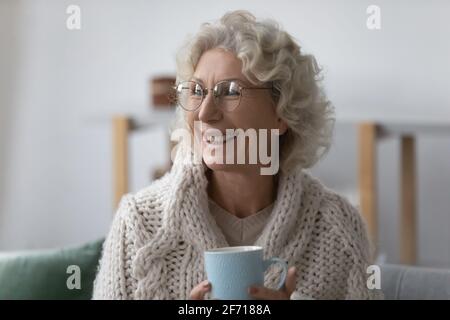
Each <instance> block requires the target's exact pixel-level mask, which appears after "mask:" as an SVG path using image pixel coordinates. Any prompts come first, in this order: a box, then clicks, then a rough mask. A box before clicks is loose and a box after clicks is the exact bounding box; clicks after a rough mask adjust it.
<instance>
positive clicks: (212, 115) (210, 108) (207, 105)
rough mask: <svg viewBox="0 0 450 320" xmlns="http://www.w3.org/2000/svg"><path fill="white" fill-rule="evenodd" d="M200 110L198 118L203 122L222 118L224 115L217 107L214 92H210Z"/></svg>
mask: <svg viewBox="0 0 450 320" xmlns="http://www.w3.org/2000/svg"><path fill="white" fill-rule="evenodd" d="M199 109H200V110H199V112H198V119H199V120H200V121H203V122H209V121H215V120H220V118H221V117H222V114H221V111H220V110H219V108H217V106H216V104H215V101H214V95H213V93H212V92H208V94H207V95H206V96H205V98H204V99H203V101H202V104H201V105H200V108H199Z"/></svg>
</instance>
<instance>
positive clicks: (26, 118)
mask: <svg viewBox="0 0 450 320" xmlns="http://www.w3.org/2000/svg"><path fill="white" fill-rule="evenodd" d="M70 4H77V5H79V6H80V7H81V10H82V12H81V13H82V30H79V31H69V30H67V29H66V27H65V20H66V18H67V15H66V13H65V10H66V7H67V6H68V5H70ZM370 4H377V5H379V6H380V7H381V14H382V29H381V30H378V31H370V30H368V29H367V28H366V17H367V15H366V8H367V6H368V5H370ZM0 9H1V11H0V35H1V39H0V45H1V46H2V47H1V50H0V54H1V55H0V58H1V59H0V67H1V68H2V69H1V71H2V72H0V83H1V86H0V93H1V95H0V106H1V114H0V115H1V118H0V121H1V123H0V124H1V128H0V130H1V131H0V134H1V136H0V143H1V144H0V148H1V149H0V151H1V154H0V156H1V157H0V161H1V165H0V176H1V184H0V191H1V194H0V201H1V202H0V249H2V250H4V249H6V250H12V249H22V248H37V247H56V246H62V245H71V244H77V243H82V242H84V241H88V240H91V239H95V238H97V237H100V236H102V235H104V234H105V233H106V232H107V230H108V228H109V223H110V219H111V215H112V211H113V208H112V205H111V203H112V188H111V183H112V177H111V171H112V169H111V146H110V142H111V132H110V126H109V122H108V117H109V116H110V115H111V114H113V113H115V112H132V113H133V112H136V113H141V114H142V113H144V112H146V111H147V110H148V88H147V83H148V79H149V77H150V76H152V75H157V74H161V73H172V72H173V71H174V68H175V64H174V55H175V51H176V49H177V48H178V47H179V46H180V45H181V43H182V41H183V39H184V38H185V37H186V35H187V34H188V33H193V32H195V30H197V28H198V26H199V24H200V23H201V22H204V21H207V20H212V19H216V18H218V17H220V16H221V15H222V14H223V13H224V12H225V11H228V10H232V9H249V10H251V11H252V12H254V13H255V14H256V15H257V16H263V17H272V18H275V19H276V20H278V21H279V22H280V23H281V24H282V25H283V26H284V27H285V28H286V29H287V30H288V31H289V32H290V33H292V34H293V35H294V36H295V37H296V38H297V39H298V40H299V42H300V44H301V45H303V47H304V48H305V50H306V51H307V52H310V53H313V54H314V55H315V56H316V58H317V59H318V61H319V63H320V64H321V65H322V66H323V67H324V76H325V85H326V89H327V92H328V94H329V97H330V98H331V100H332V101H333V103H334V105H335V106H336V110H337V114H338V118H339V119H344V118H349V117H352V118H381V117H382V118H386V117H394V118H416V119H417V118H418V119H430V118H438V119H450V96H449V94H448V87H449V81H448V75H449V74H450V63H449V58H448V57H449V56H450V40H449V39H450V37H449V34H450V27H449V24H448V22H447V19H448V17H449V16H450V3H449V2H446V1H376V2H374V1H348V0H347V1H339V2H338V1H286V0H279V1H256V0H252V1H246V2H242V1H234V0H231V1H221V2H218V1H216V2H211V1H204V0H202V1H195V2H193V1H174V0H170V1H136V0H135V1H132V2H131V1H119V0H114V1H111V0H110V1H99V0H96V1H85V0H83V1H77V0H72V1H44V0H38V1H36V0H34V1H31V0H29V1H8V0H6V1H5V0H0ZM163 138H164V132H162V131H161V130H160V131H156V132H151V133H148V134H147V135H145V134H144V135H140V136H137V137H134V138H133V142H132V149H133V156H134V158H133V160H132V164H133V185H132V187H133V189H134V190H136V189H139V188H141V187H143V186H144V185H145V184H146V183H147V177H148V176H149V172H150V171H151V169H152V168H154V167H156V166H157V165H159V164H162V163H163V162H164V160H165V158H164V157H165V152H164V151H166V149H165V144H164V140H163ZM449 145H450V137H442V138H441V137H420V138H419V141H418V147H419V156H418V161H419V199H418V208H419V213H418V214H419V240H420V242H419V250H420V252H419V263H420V264H423V265H433V266H450V249H449V244H450V213H449V211H450V210H449V205H450V200H449V199H448V186H449V185H450V173H449V172H450V170H449V167H450V163H449V162H448V160H444V159H449V157H450V148H449V147H448V146H449ZM355 148H356V131H355V128H353V127H352V126H348V125H338V127H337V131H336V138H335V145H334V147H333V149H332V150H331V152H330V154H329V156H328V157H327V158H326V159H325V160H324V161H322V162H321V163H320V164H319V165H318V167H317V168H315V169H314V170H313V171H314V173H315V174H316V175H317V176H319V177H320V178H321V179H322V180H323V181H324V182H325V183H326V184H328V185H329V186H331V187H334V188H339V189H340V190H350V192H353V191H352V190H354V189H355V188H356V149H355ZM398 148H399V145H398V141H396V140H395V139H392V140H386V141H384V142H382V143H381V144H380V146H379V160H380V164H381V166H380V168H379V169H380V170H379V171H380V178H379V185H380V204H379V205H380V211H381V216H380V229H381V235H380V250H381V251H382V252H383V253H385V254H386V255H387V259H388V261H391V262H397V261H398V248H397V244H396V242H397V239H398V233H397V230H398V227H399V226H398V221H397V215H396V213H397V211H398V207H397V198H398V192H397V184H398V179H397V176H398V161H399V160H398Z"/></svg>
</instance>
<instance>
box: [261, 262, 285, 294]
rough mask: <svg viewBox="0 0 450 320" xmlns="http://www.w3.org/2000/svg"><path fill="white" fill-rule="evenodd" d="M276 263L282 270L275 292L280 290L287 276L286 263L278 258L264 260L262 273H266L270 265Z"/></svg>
mask: <svg viewBox="0 0 450 320" xmlns="http://www.w3.org/2000/svg"><path fill="white" fill-rule="evenodd" d="M274 263H278V264H279V265H281V267H282V268H283V271H282V273H281V279H280V283H279V284H278V286H277V287H276V288H275V290H280V289H281V288H282V287H283V286H284V282H285V281H286V275H287V270H288V266H287V262H286V261H284V260H283V259H280V258H270V259H267V260H264V272H265V271H267V268H269V266H270V265H272V264H274Z"/></svg>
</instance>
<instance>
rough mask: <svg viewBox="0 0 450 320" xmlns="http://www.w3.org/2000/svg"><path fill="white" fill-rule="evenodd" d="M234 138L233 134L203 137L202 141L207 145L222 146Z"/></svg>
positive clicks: (234, 134)
mask: <svg viewBox="0 0 450 320" xmlns="http://www.w3.org/2000/svg"><path fill="white" fill-rule="evenodd" d="M235 137H236V133H235V132H233V133H231V134H225V135H204V136H203V141H204V142H206V143H207V144H209V145H222V144H224V143H226V142H227V141H230V140H232V139H234V138H235Z"/></svg>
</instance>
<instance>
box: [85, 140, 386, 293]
mask: <svg viewBox="0 0 450 320" xmlns="http://www.w3.org/2000/svg"><path fill="white" fill-rule="evenodd" d="M191 155H192V153H191V151H190V149H188V148H180V149H179V151H178V152H177V155H176V158H175V160H174V164H173V166H172V169H171V171H170V172H169V173H167V174H166V175H165V176H164V177H162V178H161V179H159V180H157V181H155V182H153V183H152V184H151V185H150V186H148V187H147V188H145V189H143V190H141V191H139V192H137V193H136V194H134V195H131V194H130V195H126V196H124V197H123V198H122V201H121V203H120V205H119V209H118V211H117V213H116V216H115V218H114V221H113V223H112V227H111V230H110V232H109V235H108V236H107V239H106V241H105V243H104V247H103V253H102V258H101V260H100V266H99V270H98V273H97V277H96V279H95V282H94V293H93V298H94V299H188V298H189V294H190V292H191V290H192V288H193V287H194V286H196V285H197V284H198V283H200V282H201V281H203V280H205V279H206V275H205V271H204V266H203V251H204V250H207V249H212V248H218V247H225V246H229V244H228V243H227V241H226V239H225V237H224V235H223V233H222V231H221V230H220V228H219V227H218V225H217V224H216V222H215V220H214V218H213V217H212V216H211V214H209V211H208V195H207V191H206V187H207V183H208V180H207V178H206V175H205V168H206V167H205V166H204V165H203V164H194V163H193V161H192V157H191ZM255 245H259V246H262V247H263V248H264V255H265V257H266V258H268V257H274V256H276V257H280V258H283V259H286V260H287V261H288V264H289V266H292V265H295V266H296V267H297V287H296V291H295V294H296V295H297V296H302V297H310V298H313V299H370V298H377V297H380V293H378V292H375V291H373V290H369V289H367V286H366V281H367V276H368V275H367V274H366V267H367V265H368V264H370V262H371V254H370V250H369V243H368V240H367V236H366V231H365V226H364V224H363V221H362V219H361V216H360V214H359V213H358V211H357V210H356V209H355V208H354V207H352V206H351V205H350V204H349V202H348V201H347V200H346V199H344V198H343V197H341V196H339V195H338V194H336V193H334V192H332V191H331V190H329V189H327V188H325V187H324V186H323V185H322V184H321V183H320V182H319V181H318V180H316V179H314V178H313V177H311V176H310V175H309V174H308V173H306V172H304V171H303V170H300V169H298V170H294V171H292V172H291V173H289V174H287V175H284V174H282V173H280V178H279V184H278V190H277V197H276V200H275V203H274V207H273V211H272V213H271V215H270V218H269V219H268V221H267V223H266V225H265V227H264V229H263V231H262V233H261V235H260V236H259V238H258V239H257V240H256V242H255ZM280 273H281V270H280V269H279V268H277V267H276V266H272V267H270V268H269V270H268V271H267V272H266V274H265V279H264V284H265V286H267V287H275V286H276V284H277V281H278V280H279V276H280ZM209 297H210V296H209V293H208V294H207V295H206V298H209Z"/></svg>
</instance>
